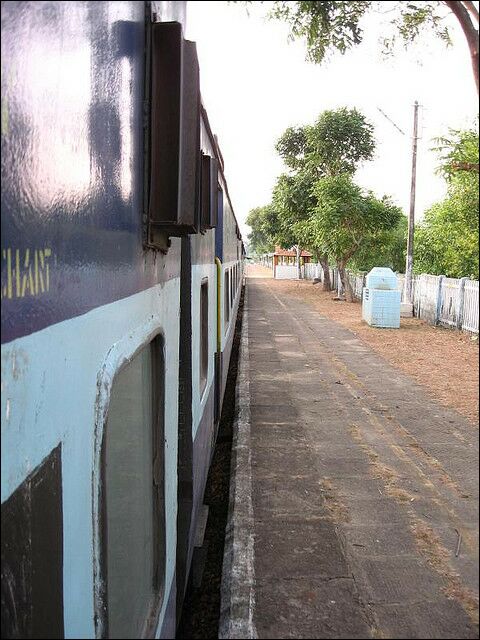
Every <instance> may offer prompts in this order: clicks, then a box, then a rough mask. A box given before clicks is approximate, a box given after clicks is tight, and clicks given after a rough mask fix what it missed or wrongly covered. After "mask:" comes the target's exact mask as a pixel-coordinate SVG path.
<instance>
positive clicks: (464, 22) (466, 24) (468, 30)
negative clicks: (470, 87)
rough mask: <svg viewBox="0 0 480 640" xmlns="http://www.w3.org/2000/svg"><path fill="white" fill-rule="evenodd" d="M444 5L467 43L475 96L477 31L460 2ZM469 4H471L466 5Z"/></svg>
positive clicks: (477, 81)
mask: <svg viewBox="0 0 480 640" xmlns="http://www.w3.org/2000/svg"><path fill="white" fill-rule="evenodd" d="M445 4H446V5H447V7H448V8H449V9H451V11H452V12H453V14H454V15H455V17H456V18H457V20H458V21H459V23H460V26H461V27H462V30H463V33H464V35H465V38H466V40H467V43H468V48H469V50H470V58H471V61H472V68H473V77H474V78H475V84H476V86H477V94H478V93H479V79H478V31H477V29H475V25H474V24H473V22H472V19H471V17H470V16H469V14H468V10H467V9H466V8H465V6H464V5H463V4H462V3H461V2H456V1H453V2H449V1H448V0H445ZM468 4H471V3H468Z"/></svg>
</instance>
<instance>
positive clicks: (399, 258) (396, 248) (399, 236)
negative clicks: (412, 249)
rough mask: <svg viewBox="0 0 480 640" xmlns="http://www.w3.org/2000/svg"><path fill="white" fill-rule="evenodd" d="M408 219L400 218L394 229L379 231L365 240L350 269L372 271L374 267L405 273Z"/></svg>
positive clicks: (403, 216) (351, 262)
mask: <svg viewBox="0 0 480 640" xmlns="http://www.w3.org/2000/svg"><path fill="white" fill-rule="evenodd" d="M407 230H408V218H407V217H406V216H405V215H402V216H401V217H400V220H399V221H398V224H397V225H396V226H395V227H394V228H393V229H387V230H386V231H383V230H382V231H377V233H374V234H372V235H371V236H369V237H367V238H365V240H364V242H363V243H362V245H361V246H360V248H359V250H358V251H357V253H356V254H355V255H354V256H353V258H352V260H351V261H350V268H351V269H354V270H356V271H366V272H368V271H370V270H371V269H373V267H390V269H392V270H393V271H397V272H403V271H404V269H405V258H406V253H407Z"/></svg>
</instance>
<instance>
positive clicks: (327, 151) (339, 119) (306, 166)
mask: <svg viewBox="0 0 480 640" xmlns="http://www.w3.org/2000/svg"><path fill="white" fill-rule="evenodd" d="M276 150H277V152H278V154H279V155H280V157H281V158H282V159H283V161H284V162H285V164H286V165H287V167H289V168H290V169H291V170H294V171H298V170H301V171H306V172H309V173H311V174H312V177H315V178H317V179H318V178H322V177H324V176H335V175H339V174H341V173H348V174H353V173H355V171H356V169H357V168H358V165H359V164H360V163H361V162H363V161H365V160H371V159H372V158H373V153H374V151H375V138H374V135H373V125H372V124H370V123H369V122H368V121H367V119H366V118H365V116H364V115H363V114H362V113H360V111H358V110H357V109H347V108H346V107H343V108H340V109H335V110H327V111H323V112H322V113H321V114H320V115H319V117H318V118H317V121H316V122H315V124H314V125H312V126H308V125H307V126H304V127H289V128H288V129H287V130H286V131H285V133H284V134H283V135H282V136H281V138H280V139H279V141H278V142H277V145H276Z"/></svg>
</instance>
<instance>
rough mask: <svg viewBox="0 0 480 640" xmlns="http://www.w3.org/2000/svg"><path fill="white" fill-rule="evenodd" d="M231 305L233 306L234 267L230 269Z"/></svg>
mask: <svg viewBox="0 0 480 640" xmlns="http://www.w3.org/2000/svg"><path fill="white" fill-rule="evenodd" d="M230 273H231V276H230V307H233V269H230Z"/></svg>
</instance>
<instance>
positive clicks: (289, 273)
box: [272, 247, 312, 279]
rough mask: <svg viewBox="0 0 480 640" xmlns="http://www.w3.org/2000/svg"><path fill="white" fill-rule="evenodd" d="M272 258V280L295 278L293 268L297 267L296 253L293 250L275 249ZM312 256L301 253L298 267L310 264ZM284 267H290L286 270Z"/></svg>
mask: <svg viewBox="0 0 480 640" xmlns="http://www.w3.org/2000/svg"><path fill="white" fill-rule="evenodd" d="M272 257H273V277H274V278H282V279H284V278H288V279H290V278H296V277H297V276H296V275H295V274H294V272H293V268H295V269H296V265H297V252H296V251H295V249H281V248H280V247H275V252H274V253H273V255H272ZM311 260H312V254H311V253H310V252H309V251H302V252H301V254H300V266H302V267H303V265H305V264H307V263H308V262H311ZM285 267H290V268H289V269H286V268H285Z"/></svg>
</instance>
